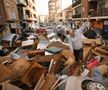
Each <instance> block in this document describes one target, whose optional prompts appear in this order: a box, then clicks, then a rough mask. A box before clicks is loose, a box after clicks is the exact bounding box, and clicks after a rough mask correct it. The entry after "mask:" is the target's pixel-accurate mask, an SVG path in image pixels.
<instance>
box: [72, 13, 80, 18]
mask: <svg viewBox="0 0 108 90" xmlns="http://www.w3.org/2000/svg"><path fill="white" fill-rule="evenodd" d="M72 18H81V14H76V15H72Z"/></svg>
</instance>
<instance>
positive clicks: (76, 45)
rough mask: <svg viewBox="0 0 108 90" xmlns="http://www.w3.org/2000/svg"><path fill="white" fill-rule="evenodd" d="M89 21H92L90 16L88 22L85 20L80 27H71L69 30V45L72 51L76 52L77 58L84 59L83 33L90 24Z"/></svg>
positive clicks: (77, 59)
mask: <svg viewBox="0 0 108 90" xmlns="http://www.w3.org/2000/svg"><path fill="white" fill-rule="evenodd" d="M88 21H90V17H89V16H88V18H87V22H85V23H84V24H83V25H82V26H81V27H80V28H79V29H77V30H73V29H70V30H69V31H68V32H69V37H68V40H69V45H70V49H71V51H72V52H73V53H74V56H75V60H76V61H79V60H83V43H82V39H81V34H83V32H84V29H85V28H86V27H87V26H88Z"/></svg>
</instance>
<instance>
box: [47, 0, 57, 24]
mask: <svg viewBox="0 0 108 90" xmlns="http://www.w3.org/2000/svg"><path fill="white" fill-rule="evenodd" d="M48 7H49V22H54V21H55V14H56V13H57V7H56V0H49V2H48Z"/></svg>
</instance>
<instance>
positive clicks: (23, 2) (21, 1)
mask: <svg viewBox="0 0 108 90" xmlns="http://www.w3.org/2000/svg"><path fill="white" fill-rule="evenodd" d="M17 5H19V6H22V7H25V6H26V5H27V3H26V0H17Z"/></svg>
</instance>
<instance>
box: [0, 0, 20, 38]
mask: <svg viewBox="0 0 108 90" xmlns="http://www.w3.org/2000/svg"><path fill="white" fill-rule="evenodd" d="M18 25H19V15H18V10H17V5H16V0H0V37H2V36H4V35H6V34H7V33H9V32H11V33H16V29H17V27H18Z"/></svg>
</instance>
